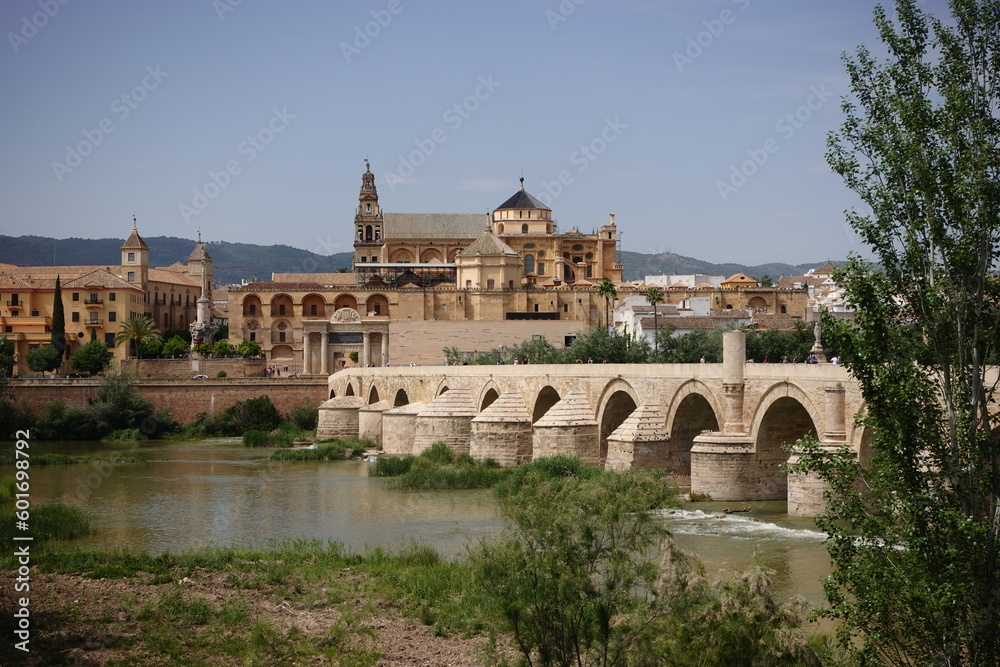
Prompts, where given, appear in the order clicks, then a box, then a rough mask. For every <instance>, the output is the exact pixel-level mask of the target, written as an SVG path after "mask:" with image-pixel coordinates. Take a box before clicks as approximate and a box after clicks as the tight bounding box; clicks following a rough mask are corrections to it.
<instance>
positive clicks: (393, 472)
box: [368, 442, 511, 489]
mask: <svg viewBox="0 0 1000 667" xmlns="http://www.w3.org/2000/svg"><path fill="white" fill-rule="evenodd" d="M510 472H511V471H510V470H508V469H503V468H500V467H499V465H498V464H497V462H496V461H494V460H493V459H487V460H485V461H483V462H482V463H480V462H477V461H476V460H475V459H473V458H472V457H471V456H469V455H468V454H455V453H454V452H453V451H452V449H451V448H450V447H449V446H448V445H446V444H445V443H443V442H435V443H434V444H433V445H431V446H430V447H429V448H428V449H426V450H424V451H423V452H421V453H420V454H419V455H418V456H402V457H393V456H382V457H379V458H378V459H376V460H375V462H374V463H373V464H371V465H370V466H369V468H368V475H369V476H371V477H391V478H393V479H392V483H391V486H393V487H394V488H397V489H488V488H491V487H493V486H495V485H496V484H497V483H499V482H500V481H502V480H503V479H505V478H506V477H507V476H508V475H509V474H510Z"/></svg>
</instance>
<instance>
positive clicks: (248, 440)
mask: <svg viewBox="0 0 1000 667" xmlns="http://www.w3.org/2000/svg"><path fill="white" fill-rule="evenodd" d="M269 444H270V436H269V434H268V432H267V431H261V430H258V429H254V428H251V429H248V430H246V431H243V446H244V447H267V446H268V445H269Z"/></svg>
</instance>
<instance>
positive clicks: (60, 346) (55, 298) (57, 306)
mask: <svg viewBox="0 0 1000 667" xmlns="http://www.w3.org/2000/svg"><path fill="white" fill-rule="evenodd" d="M52 347H54V348H56V349H57V350H59V354H60V356H61V355H63V354H65V353H66V347H67V346H66V315H65V313H64V312H63V302H62V287H60V285H59V276H56V289H55V293H54V294H53V295H52Z"/></svg>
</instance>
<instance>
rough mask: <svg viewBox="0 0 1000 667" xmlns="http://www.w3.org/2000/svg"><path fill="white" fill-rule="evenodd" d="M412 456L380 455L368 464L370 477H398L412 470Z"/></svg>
mask: <svg viewBox="0 0 1000 667" xmlns="http://www.w3.org/2000/svg"><path fill="white" fill-rule="evenodd" d="M413 461H414V457H412V456H401V457H400V456H380V457H378V458H377V459H375V462H374V463H372V464H371V465H369V466H368V476H369V477H398V476H399V475H402V474H405V473H407V472H409V471H410V468H411V467H412V466H413Z"/></svg>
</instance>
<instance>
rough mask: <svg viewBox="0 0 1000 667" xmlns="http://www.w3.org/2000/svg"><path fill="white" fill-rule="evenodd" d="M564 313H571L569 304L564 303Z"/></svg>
mask: <svg viewBox="0 0 1000 667" xmlns="http://www.w3.org/2000/svg"><path fill="white" fill-rule="evenodd" d="M563 312H564V313H568V312H569V304H568V303H564V304H563Z"/></svg>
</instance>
